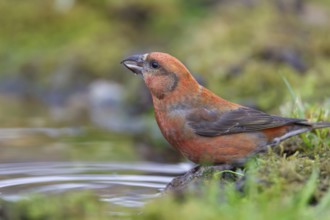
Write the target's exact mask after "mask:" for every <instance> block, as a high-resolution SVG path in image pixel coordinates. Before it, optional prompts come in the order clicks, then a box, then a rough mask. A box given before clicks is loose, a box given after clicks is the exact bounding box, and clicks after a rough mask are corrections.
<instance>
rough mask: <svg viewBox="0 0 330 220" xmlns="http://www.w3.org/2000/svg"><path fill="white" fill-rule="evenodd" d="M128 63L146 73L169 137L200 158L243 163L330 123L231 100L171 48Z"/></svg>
mask: <svg viewBox="0 0 330 220" xmlns="http://www.w3.org/2000/svg"><path fill="white" fill-rule="evenodd" d="M122 63H123V64H124V65H125V66H126V67H127V68H128V69H130V70H131V71H132V72H134V73H136V74H141V75H142V76H143V79H144V81H145V84H146V85H147V87H148V89H149V90H150V92H151V95H152V100H153V106H154V110H155V117H156V120H157V123H158V126H159V128H160V130H161V132H162V134H163V135H164V137H165V139H166V140H167V141H168V142H169V143H170V144H171V145H172V146H173V147H175V148H176V149H177V150H179V151H180V152H181V153H182V154H183V155H184V156H185V157H187V158H188V159H189V160H191V161H193V162H195V163H208V164H224V163H227V164H229V163H230V164H232V163H241V162H243V161H245V159H246V158H247V157H249V156H250V155H253V154H256V153H258V152H261V151H264V150H265V149H267V147H268V146H274V145H276V144H278V143H279V142H280V141H283V140H285V139H287V138H289V137H292V136H294V135H298V134H301V133H303V132H307V131H310V130H313V129H317V128H324V127H329V126H330V122H318V123H311V122H308V121H306V120H305V119H297V118H286V117H280V116H275V115H269V114H266V113H264V112H261V111H258V110H255V109H252V108H248V107H244V106H241V105H239V104H235V103H232V102H229V101H227V100H225V99H223V98H221V97H219V96H217V95H215V94H214V93H213V92H211V91H210V90H208V89H206V88H204V87H203V86H201V85H200V84H199V83H198V82H197V81H196V80H195V79H194V77H193V76H192V75H191V74H190V72H189V70H188V69H187V68H186V67H185V66H184V65H183V64H182V63H181V62H180V61H179V60H177V59H176V58H175V57H172V56H171V55H169V54H165V53H159V52H153V53H148V54H141V55H133V56H130V57H128V58H126V59H125V60H123V61H122Z"/></svg>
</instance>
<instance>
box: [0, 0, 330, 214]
mask: <svg viewBox="0 0 330 220" xmlns="http://www.w3.org/2000/svg"><path fill="white" fill-rule="evenodd" d="M151 51H161V52H167V53H170V54H172V55H173V56H175V57H177V58H178V59H180V60H181V61H182V62H183V63H184V64H185V65H186V66H187V67H188V69H190V71H191V72H192V73H193V74H194V75H195V76H196V78H197V79H198V80H199V81H200V82H201V83H202V84H203V85H205V86H206V87H208V88H210V89H211V90H212V91H214V92H215V93H216V94H218V95H220V96H222V97H223V98H225V99H228V100H231V101H233V102H237V103H240V104H243V105H247V106H250V107H254V108H258V109H260V110H263V111H267V112H269V113H273V114H284V115H286V116H292V115H295V116H299V117H306V118H308V119H311V118H312V120H328V119H327V118H326V117H328V111H327V106H330V1H329V0H314V1H307V0H269V1H266V0H166V1H164V0H139V1H138V0H125V1H124V0H0V106H1V107H0V162H1V164H0V165H3V166H4V167H5V166H6V163H12V165H13V167H14V168H15V164H17V165H18V169H17V170H21V169H22V167H24V166H25V165H24V164H21V162H35V161H43V162H45V161H46V162H52V161H65V162H67V161H70V162H72V163H73V165H72V166H73V167H76V166H77V167H79V166H80V165H81V164H84V163H85V162H86V164H85V166H86V167H89V164H88V163H87V162H90V161H92V162H95V161H97V162H102V161H103V162H105V163H106V164H108V163H111V162H121V163H122V164H124V165H125V163H127V164H128V165H129V166H134V165H132V164H131V163H132V162H137V161H140V162H141V161H156V162H166V163H171V164H172V163H175V162H180V161H184V159H183V158H182V157H181V156H180V155H179V154H178V153H177V152H176V151H174V150H173V149H172V148H171V147H170V146H169V144H167V143H166V141H165V140H164V138H163V137H162V136H161V134H160V132H159V130H158V128H157V125H156V123H155V120H154V118H153V110H152V103H151V99H150V95H149V92H148V91H147V89H146V87H145V86H144V84H143V80H142V79H141V78H139V77H136V76H134V75H133V74H131V72H130V71H128V70H127V69H126V68H124V67H123V66H122V65H121V64H120V61H121V60H123V59H124V58H125V57H127V56H129V55H132V54H135V53H146V52H151ZM285 81H287V82H288V84H289V86H288V85H286V83H285ZM291 90H292V91H291ZM293 93H294V94H293ZM293 96H295V97H300V98H301V100H302V101H301V102H294V101H296V100H293V98H292V97H293ZM301 103H308V104H310V106H312V107H311V108H310V109H311V110H310V113H308V111H306V112H303V111H301V112H300V114H295V113H297V112H294V111H293V110H294V109H295V108H294V107H292V106H294V105H295V104H296V105H297V104H299V105H303V104H301ZM299 107H301V106H298V109H299ZM300 109H301V108H300ZM307 109H308V108H307ZM322 109H323V110H322ZM324 109H325V110H324ZM292 111H293V114H292ZM298 113H299V112H298ZM301 113H302V114H301ZM322 132H323V133H322ZM322 132H321V131H320V132H319V133H317V134H319V136H322V137H323V138H324V139H320V138H316V136H315V134H313V133H312V134H306V136H303V137H302V138H301V137H300V139H299V138H298V139H294V140H293V142H292V146H291V147H289V148H288V149H286V151H284V150H283V149H282V150H283V152H282V150H281V152H282V153H279V154H280V156H278V154H276V153H273V154H271V155H272V157H270V156H269V155H266V156H264V158H265V159H263V158H261V159H259V165H260V164H261V165H260V166H261V167H262V164H263V166H264V167H265V171H262V168H261V169H260V170H261V172H260V173H261V177H263V178H265V179H267V180H268V181H269V179H272V178H269V175H270V176H273V177H274V178H273V179H275V183H276V181H277V179H278V176H277V172H279V173H281V175H282V174H283V176H284V177H283V178H284V179H288V182H289V183H291V182H290V178H291V179H292V178H293V179H294V178H297V179H298V181H293V184H287V182H285V181H283V182H281V181H277V183H278V185H276V184H275V187H273V188H276V187H277V186H279V187H278V191H276V190H275V194H269V195H268V194H267V190H266V194H262V195H261V197H260V195H259V194H258V193H254V192H255V191H253V190H252V191H251V197H249V199H247V200H246V199H244V198H243V199H240V198H241V197H240V196H241V194H240V193H237V192H236V191H237V190H236V189H235V188H233V189H232V190H228V193H229V194H230V193H232V192H235V195H234V194H233V193H232V196H233V195H234V196H235V198H236V194H237V198H238V199H235V200H230V201H232V202H233V204H230V203H229V205H227V204H226V203H223V204H224V206H222V207H227V209H222V210H224V213H226V214H227V215H228V214H229V215H231V214H233V213H234V214H236V215H237V216H240V217H241V218H242V216H243V218H242V219H247V218H245V216H247V217H249V216H250V218H249V219H256V215H255V214H256V213H261V215H260V216H262V214H263V213H266V214H267V213H268V211H267V210H269V215H268V214H267V215H264V216H267V217H266V218H269V217H272V219H279V218H280V219H281V217H278V216H281V213H282V212H278V210H275V209H274V207H280V208H278V209H279V210H281V211H282V210H284V211H283V212H285V215H283V216H284V218H289V219H292V218H290V217H288V216H292V215H291V214H292V213H296V214H297V213H298V215H297V216H303V217H305V218H307V219H309V217H308V216H309V215H308V213H309V211H310V208H313V207H314V205H315V204H314V203H312V204H313V206H309V203H307V202H308V201H309V199H310V198H311V194H312V190H311V189H310V190H304V189H302V190H301V193H302V196H300V194H298V197H299V198H300V197H301V198H303V200H304V201H303V202H304V204H305V203H306V204H305V205H302V206H299V205H298V206H296V205H295V204H296V203H297V201H298V204H302V203H301V202H300V203H299V199H298V200H295V199H293V200H292V201H291V200H290V202H289V204H290V205H287V203H285V202H283V200H282V198H284V199H285V198H286V196H287V194H290V195H292V193H293V194H294V193H295V191H294V190H291V189H301V188H299V187H297V186H301V185H304V184H305V183H306V180H307V179H309V174H310V172H311V170H312V168H311V167H312V165H313V166H314V165H315V164H321V165H320V167H321V168H320V170H321V171H322V169H323V170H327V171H324V172H323V173H322V172H321V174H320V179H321V180H320V181H318V183H320V184H319V189H321V190H320V191H322V193H323V192H324V191H325V190H326V189H328V183H329V175H328V174H329V168H328V167H329V166H328V162H329V160H328V157H329V156H328V155H329V153H328V148H327V147H326V146H329V144H328V143H329V142H328V141H325V138H326V137H327V135H328V133H327V130H323V131H322ZM320 134H321V135H320ZM308 135H309V136H308ZM313 137H315V138H313ZM297 140H298V141H297ZM306 140H307V141H306ZM302 142H303V143H305V145H308V143H310V144H309V145H308V146H309V148H306V149H309V150H310V151H311V152H313V153H312V154H310V152H309V153H308V151H307V150H306V149H305V145H304V144H302ZM288 145H290V144H288ZM324 146H325V147H324ZM322 147H324V148H322ZM297 148H299V149H298V150H297ZM314 148H315V151H314ZM320 149H321V150H320ZM290 151H291V153H290ZM298 151H301V152H303V153H304V152H307V154H299V152H298ZM320 152H321V153H320ZM282 154H283V155H282ZM287 154H288V155H287ZM291 154H293V156H291V157H290V155H291ZM314 154H315V155H314ZM306 155H307V156H306ZM311 155H312V156H311ZM287 156H288V157H287ZM279 158H280V159H279ZM290 158H291V159H290ZM318 158H319V161H318ZM320 158H321V159H320ZM260 161H261V163H260ZM291 161H294V165H292V164H291ZM305 161H308V164H307V165H306V163H305ZM315 161H316V162H315ZM76 163H77V164H78V165H76ZM79 164H80V165H79ZM283 164H284V165H283ZM31 166H32V167H34V166H35V167H34V168H35V172H37V173H38V175H40V176H43V175H44V177H46V178H47V177H48V176H47V175H49V176H51V174H48V173H43V172H41V173H39V169H40V167H39V166H40V164H38V163H37V164H33V163H32V165H31ZM150 166H151V165H150ZM153 166H154V167H152V168H155V167H156V165H153ZM281 167H282V169H279V168H281ZM283 167H284V168H285V169H284V168H283ZM322 167H323V168H322ZM270 168H271V169H270ZM314 168H315V167H314ZM158 169H160V170H162V169H163V166H162V165H158ZM23 170H24V169H23ZM51 170H52V169H51ZM297 170H298V171H299V172H300V171H301V172H303V174H299V175H298V174H296V173H299V172H296V171H297ZM304 170H307V171H308V172H307V171H306V173H307V174H305V171H304ZM14 171H15V172H16V170H15V169H14ZM294 171H295V172H294ZM2 172H4V173H5V175H0V181H2V180H3V181H5V182H6V181H7V180H8V182H11V181H12V180H14V179H15V178H18V177H29V176H31V175H32V177H33V174H31V173H24V172H23V173H22V174H21V176H19V175H17V174H15V172H13V173H11V172H12V171H11V170H8V172H7V170H6V169H5V168H4V169H3V170H2ZM61 172H64V174H67V175H73V176H74V175H75V173H73V174H72V173H67V172H68V169H67V168H65V169H64V171H61ZM82 172H83V173H84V174H87V173H88V172H95V173H102V174H105V175H106V176H107V177H108V176H111V175H115V174H114V173H117V171H116V170H111V169H110V170H109V171H108V172H109V173H105V170H100V171H88V170H87V171H86V170H85V171H82ZM146 172H147V171H143V170H142V171H141V170H140V171H139V172H138V171H134V169H133V170H131V171H130V170H124V171H122V173H124V174H132V173H133V174H143V175H144V174H145V173H146ZM153 172H155V171H153ZM122 173H120V172H119V175H121V174H122ZM38 175H36V177H38ZM143 175H142V176H141V177H138V181H141V178H142V177H143ZM149 175H150V173H149ZM153 175H155V176H156V177H157V175H156V174H155V173H153ZM163 175H164V174H163ZM171 175H174V174H173V173H172V174H171ZM281 175H280V176H281ZM150 177H152V175H151V176H150ZM314 179H315V182H314V185H316V177H315V178H314ZM93 181H94V179H93V177H92V178H91V183H93ZM12 182H13V181H12ZM69 182H70V181H69ZM71 182H72V183H73V181H71ZM259 182H261V183H262V182H263V181H259V180H258V183H259ZM44 184H45V185H48V184H49V185H51V184H52V183H51V182H46V183H44ZM140 184H141V182H140ZM163 184H164V183H163ZM281 184H282V185H281ZM322 184H323V185H322ZM26 185H27V186H26ZM37 185H42V183H40V184H35V185H34V184H31V186H28V184H26V183H22V185H21V186H20V185H18V189H19V190H16V189H15V188H13V192H14V193H16V191H17V193H19V192H23V191H24V190H23V189H24V188H25V187H26V189H27V190H29V187H31V189H34V188H36V189H37ZM309 185H311V186H312V187H310V188H313V187H316V186H313V185H312V184H309ZM309 185H308V184H307V189H308V186H309ZM251 186H252V185H251ZM287 186H288V187H287ZM7 188H9V191H10V187H7ZM50 188H52V189H53V190H54V192H55V194H57V192H56V191H55V190H57V189H56V186H55V187H50ZM110 188H111V189H110ZM132 188H133V187H132V186H130V185H128V187H127V188H124V187H123V189H122V191H120V192H118V189H116V187H114V188H112V185H111V184H109V188H107V189H106V191H102V192H101V193H100V195H101V196H100V198H104V197H109V198H111V197H112V196H114V197H115V198H116V197H120V196H122V195H123V196H127V195H128V194H129V193H131V194H132V192H134V193H135V194H134V195H140V194H143V191H141V188H138V189H135V190H136V192H135V191H134V189H132ZM265 188H266V189H268V188H269V187H268V185H265ZM270 188H271V187H270ZM210 189H211V194H212V195H218V194H214V193H213V192H214V190H213V191H212V187H210ZM223 189H227V188H223ZM251 189H252V188H251ZM5 190H8V189H6V187H4V188H1V192H0V194H1V193H2V194H1V196H3V195H5V193H6V191H5ZM79 190H81V191H83V190H84V189H82V188H81V189H79ZM79 190H78V191H79ZM152 190H156V189H154V188H152ZM68 191H70V192H71V191H73V190H70V188H68ZM225 191H226V190H225ZM305 191H307V192H306V193H305ZM28 192H33V190H32V191H28ZM36 192H38V191H36ZM226 192H227V191H226ZM288 192H290V193H288ZM317 192H319V191H317ZM7 193H8V192H7ZM152 193H155V192H154V191H152ZM238 194H239V195H238ZM52 195H53V194H52ZM61 195H62V194H61ZM77 195H78V196H71V195H70V194H68V196H67V195H66V194H64V197H63V198H62V197H59V198H57V197H55V198H53V200H52V201H53V202H51V201H50V200H49V199H51V198H52V197H53V196H51V197H49V196H48V195H46V194H45V195H44V196H45V197H42V198H40V199H39V198H37V199H35V200H31V201H32V202H31V201H30V200H23V201H22V204H20V203H18V207H19V208H15V207H14V208H10V205H11V203H8V204H9V205H8V204H7V203H6V204H7V205H5V206H3V205H1V204H0V219H6V217H3V216H11V215H10V214H8V213H12V216H16V217H15V219H21V218H24V219H67V218H70V217H65V216H66V215H65V214H63V213H65V212H67V213H69V214H68V216H71V214H72V216H76V218H72V219H96V218H98V219H101V218H100V217H95V216H97V215H98V214H99V212H98V210H99V209H101V208H100V207H101V205H99V202H100V201H99V200H100V198H99V197H97V198H95V197H92V198H91V197H90V195H89V194H87V195H85V194H82V195H80V194H77ZM273 195H276V196H273ZM327 195H330V194H327ZM66 196H67V197H66ZM255 196H257V197H255ZM258 196H259V197H258ZM220 197H221V196H219V198H220ZM149 198H154V197H149ZM210 198H211V199H209V200H205V199H204V200H203V199H201V197H200V195H198V196H197V199H196V201H198V203H196V204H197V205H192V206H191V205H190V203H182V204H183V205H185V204H188V208H186V209H185V208H182V206H178V204H177V203H175V202H173V201H172V200H171V201H170V203H169V204H170V205H166V201H167V200H165V203H155V204H156V205H155V207H157V208H159V209H162V208H164V209H162V210H163V212H159V210H158V211H157V212H156V214H154V212H153V211H151V212H147V213H149V216H150V219H155V218H157V216H159V215H158V214H157V213H161V215H162V216H169V215H167V214H171V215H172V214H173V213H174V215H176V214H177V213H186V214H188V215H187V216H189V218H190V217H191V216H192V215H191V213H194V214H193V216H192V217H195V218H196V219H198V216H199V215H195V213H196V212H199V211H200V210H201V209H200V207H202V210H204V211H206V212H207V211H208V209H209V211H210V213H215V214H214V215H213V216H214V219H218V216H220V215H223V214H221V212H220V214H218V213H217V212H213V211H214V210H215V209H216V208H218V207H219V202H218V198H217V197H214V196H212V197H210ZM213 198H214V199H213ZM221 198H222V197H221ZM229 198H231V197H230V196H229ZM255 198H259V200H258V199H255ZM260 198H261V199H260ZM270 198H276V199H277V198H279V199H278V200H276V202H275V203H273V202H269V201H273V200H274V199H273V200H271V199H270ZM293 198H295V197H293ZM325 198H326V199H324V201H325V202H324V203H322V202H321V203H320V204H321V206H322V207H324V209H325V210H329V209H327V207H328V206H327V204H329V203H328V201H330V200H329V198H330V197H329V196H325ZM206 199H208V197H206ZM179 200H180V201H181V199H179ZM33 201H34V202H33ZM45 201H46V202H45ZM70 201H71V202H70ZM95 201H96V203H95V204H96V206H91V204H93V202H95ZM182 201H183V200H182ZM205 201H208V202H205ZM210 201H212V204H214V206H212V205H209V202H210ZM284 201H287V200H284ZM0 202H1V201H0ZM54 202H55V203H54ZM222 202H226V201H225V200H224V201H222ZM309 202H310V201H309ZM24 204H25V205H24ZM53 204H57V205H53ZM164 204H165V205H164ZM247 204H251V206H246V205H247ZM255 204H257V205H255ZM274 204H275V205H274ZM276 204H277V205H276ZM322 204H323V205H322ZM254 205H255V206H254ZM268 205H269V207H268ZM7 206H8V207H7ZM20 206H22V207H21V208H20ZM204 206H205V207H206V208H205V209H204V208H203V207H204ZM282 206H284V208H282ZM77 207H78V208H77ZM86 207H89V208H86ZM175 207H177V210H178V211H176V210H175ZM237 207H238V208H237ZM242 207H243V208H242ZM251 207H254V208H252V209H251ZM260 207H261V208H260ZM265 207H266V208H265ZM296 207H300V209H299V210H298V211H297V209H296ZM306 207H308V208H306ZM103 208H104V207H103V206H102V209H103ZM220 208H221V207H220ZM319 209H320V208H318V209H316V211H315V212H318V210H319ZM40 210H41V211H40ZM49 210H51V211H49ZM86 210H87V211H86ZM89 210H92V211H89ZM104 210H106V212H104V213H107V214H108V212H109V210H108V207H105V208H104ZM155 210H157V209H155ZM169 210H170V211H169ZM173 210H174V211H173ZM191 210H193V212H192V211H191ZM219 210H221V209H219ZM251 210H252V211H251ZM265 210H266V211H265ZM274 210H275V211H274ZM85 211H86V213H87V214H86V213H85ZM262 211H265V212H262ZM45 213H46V214H45ZM201 213H203V212H201ZM246 213H250V215H247V214H246ZM306 213H307V214H306ZM107 214H106V215H105V217H104V219H108V215H107ZM309 214H310V213H309ZM323 215H324V216H325V217H324V219H326V216H329V215H327V214H326V212H324V213H323ZM22 216H23V217H22ZM31 216H32V217H31ZM35 216H38V217H35ZM47 216H48V217H47ZM59 216H60V217H59ZM80 216H85V217H80ZM86 216H87V217H86ZM88 216H89V217H88ZM139 216H141V217H142V218H144V217H145V216H144V215H139ZM139 216H138V218H139ZM179 216H180V215H179ZM182 216H185V215H182ZM233 216H234V217H233V218H232V219H235V215H233ZM283 216H282V218H283ZM311 216H319V215H316V214H315V215H311ZM115 218H116V217H115ZM9 219H10V218H9ZM116 219H117V218H116ZM164 219H167V218H164ZM228 219H230V218H228ZM259 219H264V218H263V217H261V218H259Z"/></svg>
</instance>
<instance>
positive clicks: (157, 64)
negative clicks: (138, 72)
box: [150, 60, 160, 69]
mask: <svg viewBox="0 0 330 220" xmlns="http://www.w3.org/2000/svg"><path fill="white" fill-rule="evenodd" d="M150 65H151V67H152V68H154V69H158V68H159V66H160V65H159V63H158V62H156V61H154V60H153V61H151V63H150Z"/></svg>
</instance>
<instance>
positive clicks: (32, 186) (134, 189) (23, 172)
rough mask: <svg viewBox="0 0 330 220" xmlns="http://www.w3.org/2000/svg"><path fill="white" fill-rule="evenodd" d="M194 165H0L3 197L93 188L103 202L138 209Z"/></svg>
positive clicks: (9, 199)
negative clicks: (175, 177)
mask: <svg viewBox="0 0 330 220" xmlns="http://www.w3.org/2000/svg"><path fill="white" fill-rule="evenodd" d="M190 168H191V165H190V164H186V163H181V164H175V165H173V164H158V163H131V164H128V163H99V162H95V163H94V162H31V163H5V164H0V192H1V194H0V197H1V198H2V199H5V200H8V201H17V200H19V199H22V198H24V197H26V196H28V195H31V194H34V193H41V194H49V195H51V194H52V193H56V194H58V193H64V192H68V191H73V190H92V191H94V192H95V193H96V194H97V195H98V196H99V198H100V200H101V201H104V202H107V203H109V204H112V205H115V206H122V207H129V208H137V207H141V206H143V205H144V203H145V202H146V201H148V200H150V199H152V198H155V197H157V196H158V195H159V193H160V192H161V190H162V189H164V187H165V186H166V184H167V183H168V182H170V181H171V180H172V178H173V177H174V176H177V175H179V174H181V173H184V172H185V171H187V170H188V169H190Z"/></svg>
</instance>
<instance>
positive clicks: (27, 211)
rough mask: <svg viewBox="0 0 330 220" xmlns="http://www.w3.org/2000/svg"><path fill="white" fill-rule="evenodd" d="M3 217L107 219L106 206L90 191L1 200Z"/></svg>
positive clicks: (35, 219)
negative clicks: (7, 200)
mask: <svg viewBox="0 0 330 220" xmlns="http://www.w3.org/2000/svg"><path fill="white" fill-rule="evenodd" d="M1 204H2V206H3V210H4V213H3V218H5V219H13V220H16V219H31V220H32V219H34V220H37V219H54V220H55V219H56V220H57V219H86V220H87V219H109V218H110V217H111V216H109V215H108V212H107V206H106V204H105V203H102V202H100V201H99V199H98V197H96V196H95V195H93V194H92V193H90V192H88V191H86V192H79V193H77V192H71V193H68V194H64V195H53V196H51V197H49V196H42V195H36V196H32V197H30V198H28V199H23V200H21V201H19V202H17V203H9V202H1Z"/></svg>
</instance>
